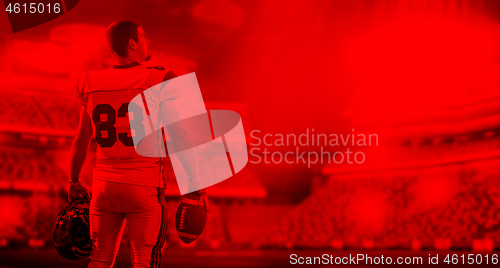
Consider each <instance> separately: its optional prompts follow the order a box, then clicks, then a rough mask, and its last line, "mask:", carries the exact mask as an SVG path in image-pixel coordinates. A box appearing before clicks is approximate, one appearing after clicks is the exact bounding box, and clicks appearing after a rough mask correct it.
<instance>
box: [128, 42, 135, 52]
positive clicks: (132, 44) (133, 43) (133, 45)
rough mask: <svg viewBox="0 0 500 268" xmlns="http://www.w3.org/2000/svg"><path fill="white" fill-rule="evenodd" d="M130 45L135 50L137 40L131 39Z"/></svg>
mask: <svg viewBox="0 0 500 268" xmlns="http://www.w3.org/2000/svg"><path fill="white" fill-rule="evenodd" d="M128 46H129V47H130V49H132V50H135V46H136V42H135V41H134V40H133V39H129V40H128Z"/></svg>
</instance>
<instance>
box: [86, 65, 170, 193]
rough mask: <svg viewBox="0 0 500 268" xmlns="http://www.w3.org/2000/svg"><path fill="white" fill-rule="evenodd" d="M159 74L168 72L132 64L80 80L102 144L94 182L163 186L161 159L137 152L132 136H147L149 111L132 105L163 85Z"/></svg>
mask: <svg viewBox="0 0 500 268" xmlns="http://www.w3.org/2000/svg"><path fill="white" fill-rule="evenodd" d="M159 72H161V73H165V71H162V70H158V69H155V68H151V67H146V66H143V65H140V64H139V63H131V64H127V65H118V66H115V68H113V69H107V70H101V71H92V72H89V73H88V74H87V75H86V76H84V77H83V78H82V79H80V81H79V83H78V87H77V95H78V98H79V99H80V101H81V102H82V104H83V105H85V106H86V111H87V113H88V115H89V117H90V118H91V120H92V128H93V131H94V136H95V141H96V142H97V145H98V147H97V150H96V166H95V169H94V173H93V178H94V179H97V180H100V179H101V180H106V181H117V182H129V183H132V184H139V185H145V186H155V187H162V185H161V184H162V181H161V167H160V165H159V161H160V159H159V158H158V157H145V156H141V155H139V154H137V153H136V151H135V147H134V142H133V140H132V137H133V136H136V135H137V136H144V133H145V129H144V128H145V124H143V119H144V118H146V117H147V113H146V112H147V111H145V110H144V109H142V108H141V107H140V106H138V105H136V104H135V103H133V102H132V103H131V100H132V99H133V98H134V97H135V96H137V95H140V94H142V92H143V91H144V90H146V89H148V88H150V87H151V86H153V85H154V84H156V83H157V82H161V80H160V81H156V80H157V79H155V78H157V77H159V76H160V75H161V74H158V73H159ZM130 111H132V113H129V112H130ZM131 126H132V127H131ZM144 178H151V179H148V181H144Z"/></svg>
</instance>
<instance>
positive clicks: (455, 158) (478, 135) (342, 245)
mask: <svg viewBox="0 0 500 268" xmlns="http://www.w3.org/2000/svg"><path fill="white" fill-rule="evenodd" d="M124 18H127V19H135V20H138V21H140V22H141V23H142V24H143V25H144V26H143V28H144V29H145V31H146V33H147V35H148V36H149V37H148V38H149V39H150V40H151V41H152V48H153V53H154V55H153V56H154V59H153V61H152V64H153V63H154V64H160V65H165V66H167V67H169V68H171V69H173V70H174V72H176V73H177V74H178V75H182V74H186V73H189V72H193V71H195V72H196V73H197V76H198V79H199V82H200V87H201V90H202V94H203V96H204V98H205V102H206V105H207V109H228V110H234V111H237V112H238V113H240V115H241V116H242V118H243V121H244V127H245V131H246V132H247V135H248V133H249V132H250V131H251V130H253V129H258V130H261V132H262V133H282V134H285V133H296V134H301V133H305V129H306V128H314V129H315V130H316V132H317V133H347V134H349V133H351V129H353V128H354V129H355V130H356V133H376V134H377V135H378V136H379V137H380V141H379V146H375V147H373V146H372V147H366V148H361V149H360V150H362V151H363V152H364V153H365V154H366V158H367V160H366V162H365V163H364V164H362V165H349V164H342V165H337V164H330V165H328V164H324V165H315V166H313V167H312V168H309V169H308V168H307V167H306V166H305V165H300V164H297V165H287V164H264V163H261V164H248V166H247V167H246V168H245V169H244V170H243V171H242V172H240V173H239V174H237V175H236V176H234V177H233V178H230V179H228V180H226V181H224V182H222V183H220V184H217V185H215V186H213V187H210V188H209V189H208V193H209V196H210V198H211V200H212V205H213V211H212V212H211V213H210V215H209V222H208V224H207V228H206V230H205V232H204V233H203V235H202V236H201V237H200V238H199V239H198V240H197V241H196V242H195V243H193V244H191V245H189V246H186V245H184V244H182V243H181V242H180V240H179V238H178V236H177V234H176V231H175V227H174V225H173V218H174V214H173V213H174V212H175V208H176V207H177V204H178V202H179V201H180V198H179V192H178V189H177V186H176V182H175V178H174V177H173V175H172V171H171V170H170V169H169V167H168V166H166V171H165V173H166V174H165V175H166V178H167V180H168V182H167V184H168V190H167V192H166V197H167V200H168V204H169V213H170V214H169V219H170V221H169V236H168V241H167V244H168V245H167V250H166V252H165V253H166V254H165V263H166V264H165V266H166V265H174V267H199V266H201V265H204V266H209V267H235V266H262V267H266V266H267V267H274V266H276V265H286V264H287V263H288V261H289V259H288V255H287V254H288V253H290V252H297V251H299V250H302V251H303V252H307V253H304V254H313V253H314V252H321V253H324V252H330V251H332V252H337V253H338V254H346V253H349V252H357V250H363V252H385V253H386V254H389V255H390V254H395V253H394V252H406V254H420V253H419V252H427V251H434V250H442V251H443V252H448V251H449V250H462V251H470V250H475V252H483V251H486V252H489V251H493V250H496V249H499V248H500V232H499V227H500V214H499V212H500V211H499V205H500V195H499V193H500V79H499V77H500V76H499V74H500V72H499V71H500V68H499V67H500V42H499V40H500V39H499V37H500V32H499V31H498V29H499V28H498V26H499V23H498V21H499V19H500V3H497V2H495V1H487V0H484V1H482V0H475V1H473V0H470V1H448V2H445V1H439V2H438V1H419V2H416V1H352V2H351V1H315V2H306V1H287V2H286V3H285V2H267V1H260V2H253V1H252V2H236V1H230V0H217V1H205V0H200V1H189V2H173V1H167V2H163V1H149V2H143V1H140V2H137V3H132V2H131V3H130V4H129V3H128V2H127V4H125V3H123V2H122V1H107V2H106V3H103V2H99V1H80V3H79V4H78V6H77V7H76V8H75V9H74V10H72V11H70V12H69V13H68V14H67V15H65V16H62V17H61V18H58V19H56V20H54V21H51V22H49V23H46V24H44V25H42V26H39V27H35V28H33V29H29V30H26V31H24V32H21V33H18V34H12V33H10V32H9V31H10V28H9V24H8V20H7V18H6V16H4V15H2V16H0V22H1V24H0V25H1V27H0V33H1V35H0V47H1V49H0V58H1V62H2V64H0V81H1V82H0V85H2V86H1V87H0V92H1V98H0V107H1V109H2V114H1V116H0V267H3V266H5V267H31V266H37V267H70V266H71V267H85V265H86V262H85V261H80V262H76V263H72V262H68V261H65V260H63V259H62V258H60V257H59V256H58V255H57V253H56V252H55V250H53V249H52V245H51V234H52V227H53V224H54V221H55V219H56V215H57V213H58V212H59V210H60V209H61V208H62V207H64V205H65V202H66V198H67V178H68V174H69V170H68V169H69V164H68V156H69V147H70V145H71V142H72V140H73V135H74V132H75V129H76V127H77V124H78V111H79V108H80V107H79V104H78V103H77V100H76V98H75V92H74V88H75V85H76V81H77V79H78V78H79V77H80V76H81V75H82V74H84V73H85V72H87V71H89V70H96V69H102V68H109V67H110V66H112V65H113V61H112V59H111V57H110V55H109V54H108V52H107V50H106V46H105V42H104V31H105V28H106V26H107V25H108V24H109V23H111V22H113V21H114V20H118V19H124ZM250 142H251V140H249V143H250ZM92 148H94V149H95V143H93V145H92ZM251 148H252V146H250V145H249V149H251ZM272 149H273V150H275V151H282V152H285V151H289V150H294V148H290V147H286V146H285V147H275V148H272ZM328 149H331V150H332V151H337V150H342V149H345V148H343V147H333V148H328ZM303 150H308V151H319V147H314V146H310V147H308V148H305V149H303ZM93 158H94V155H93V154H89V156H88V159H87V163H86V165H85V167H84V171H83V175H82V178H83V181H84V183H85V184H86V185H87V186H89V189H90V185H91V183H92V179H91V169H92V162H93ZM127 243H128V241H127V236H126V234H125V235H124V240H123V241H122V250H121V251H120V254H119V257H118V261H117V267H129V265H128V264H127V263H128V262H129V256H128V255H127V254H128V252H127V251H128V250H127V248H126V247H127V245H128V244H127ZM426 250H427V251H426ZM193 254H194V255H193ZM422 254H423V253H422ZM192 256H197V257H198V258H193V257H192ZM73 265H76V266H73ZM127 265H128V266H127Z"/></svg>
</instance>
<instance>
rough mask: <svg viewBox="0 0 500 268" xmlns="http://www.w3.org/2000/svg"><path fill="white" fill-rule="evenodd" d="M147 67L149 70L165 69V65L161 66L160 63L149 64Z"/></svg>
mask: <svg viewBox="0 0 500 268" xmlns="http://www.w3.org/2000/svg"><path fill="white" fill-rule="evenodd" d="M147 69H148V70H151V69H156V70H160V71H163V70H165V67H163V66H160V65H156V66H149V67H148V68H147Z"/></svg>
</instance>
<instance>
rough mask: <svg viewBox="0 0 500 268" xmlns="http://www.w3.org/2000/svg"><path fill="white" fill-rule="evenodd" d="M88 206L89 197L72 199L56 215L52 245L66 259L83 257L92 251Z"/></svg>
mask: <svg viewBox="0 0 500 268" xmlns="http://www.w3.org/2000/svg"><path fill="white" fill-rule="evenodd" d="M89 207H90V199H88V198H78V199H74V200H72V201H71V202H69V203H68V204H67V205H66V207H65V208H64V209H63V210H61V212H59V215H58V217H57V222H56V223H55V225H54V236H53V240H54V247H55V248H56V250H57V252H58V253H59V255H61V256H62V257H64V258H66V259H68V260H79V259H83V258H85V257H88V256H89V255H90V252H91V251H92V240H91V238H90V219H89Z"/></svg>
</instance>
